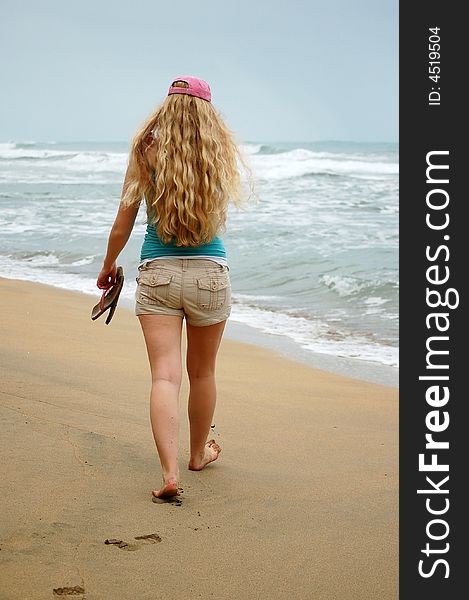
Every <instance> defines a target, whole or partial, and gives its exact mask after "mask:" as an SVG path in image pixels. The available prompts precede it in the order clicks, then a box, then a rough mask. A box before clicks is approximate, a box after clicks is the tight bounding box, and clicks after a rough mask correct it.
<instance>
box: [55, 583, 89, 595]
mask: <svg viewBox="0 0 469 600" xmlns="http://www.w3.org/2000/svg"><path fill="white" fill-rule="evenodd" d="M53 592H54V595H55V596H82V595H83V594H84V593H85V588H83V587H81V585H75V586H73V587H60V588H54V589H53Z"/></svg>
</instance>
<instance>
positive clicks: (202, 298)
mask: <svg viewBox="0 0 469 600" xmlns="http://www.w3.org/2000/svg"><path fill="white" fill-rule="evenodd" d="M138 271H139V275H138V277H137V279H136V281H137V289H136V291H135V314H136V315H137V316H139V315H176V316H181V317H183V318H184V316H185V317H186V320H187V323H189V325H195V326H199V327H202V326H205V325H214V324H215V323H219V322H220V321H224V320H225V319H227V318H228V317H229V316H230V313H231V282H230V275H229V267H227V266H225V265H220V264H218V263H216V262H215V261H213V260H210V259H205V258H200V259H199V258H165V259H158V260H153V261H151V262H148V263H145V264H144V265H141V266H140V267H139V268H138Z"/></svg>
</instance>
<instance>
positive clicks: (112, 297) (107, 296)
mask: <svg viewBox="0 0 469 600" xmlns="http://www.w3.org/2000/svg"><path fill="white" fill-rule="evenodd" d="M123 285H124V270H123V268H122V267H117V271H116V280H115V282H114V283H113V284H112V285H111V286H110V287H108V288H107V289H106V290H104V292H103V294H102V296H101V300H100V301H99V302H98V304H96V306H94V307H93V310H92V311H91V320H92V321H94V320H95V319H97V318H98V317H100V316H101V315H102V314H104V313H105V312H106V311H107V310H109V309H111V310H110V311H109V314H108V316H107V318H106V325H109V323H110V322H111V319H112V317H113V315H114V313H115V311H116V307H117V302H118V300H119V296H120V293H121V290H122V286H123Z"/></svg>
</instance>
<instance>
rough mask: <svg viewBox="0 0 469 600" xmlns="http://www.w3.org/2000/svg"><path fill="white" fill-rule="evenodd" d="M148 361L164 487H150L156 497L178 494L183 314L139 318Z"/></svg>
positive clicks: (153, 424) (155, 429)
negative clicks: (179, 315) (180, 315)
mask: <svg viewBox="0 0 469 600" xmlns="http://www.w3.org/2000/svg"><path fill="white" fill-rule="evenodd" d="M139 319H140V324H141V326H142V330H143V335H144V337H145V342H146V345H147V352H148V358H149V360H150V368H151V376H152V386H151V397H150V420H151V427H152V431H153V437H154V438H155V444H156V448H157V450H158V455H159V457H160V462H161V469H162V472H163V486H162V487H161V488H159V489H155V490H153V492H152V493H153V495H154V496H156V497H157V498H164V497H167V496H174V495H175V494H177V489H178V481H179V466H178V434H179V391H180V388H181V329H182V317H177V316H170V315H141V316H140V317H139Z"/></svg>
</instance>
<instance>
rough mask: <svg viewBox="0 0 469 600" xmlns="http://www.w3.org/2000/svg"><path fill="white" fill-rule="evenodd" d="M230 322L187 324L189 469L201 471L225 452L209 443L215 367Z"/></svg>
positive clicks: (211, 441) (214, 396)
mask: <svg viewBox="0 0 469 600" xmlns="http://www.w3.org/2000/svg"><path fill="white" fill-rule="evenodd" d="M225 325H226V321H222V322H220V323H216V324H215V325H207V326H206V327H195V326H193V325H189V324H187V373H188V375H189V381H190V394H189V403H188V413H189V424H190V448H191V455H190V460H189V465H188V467H189V469H191V470H193V471H199V470H201V469H203V468H204V467H205V465H207V464H208V463H210V462H212V461H214V460H216V459H217V458H218V455H219V453H220V452H221V448H220V446H219V445H218V444H217V443H216V442H215V440H210V441H209V442H207V437H208V435H209V432H210V425H211V424H212V418H213V414H214V412H215V405H216V399H217V390H216V383H215V366H216V357H217V352H218V348H219V346H220V342H221V338H222V335H223V331H224V329H225Z"/></svg>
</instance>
